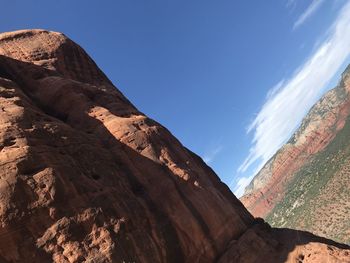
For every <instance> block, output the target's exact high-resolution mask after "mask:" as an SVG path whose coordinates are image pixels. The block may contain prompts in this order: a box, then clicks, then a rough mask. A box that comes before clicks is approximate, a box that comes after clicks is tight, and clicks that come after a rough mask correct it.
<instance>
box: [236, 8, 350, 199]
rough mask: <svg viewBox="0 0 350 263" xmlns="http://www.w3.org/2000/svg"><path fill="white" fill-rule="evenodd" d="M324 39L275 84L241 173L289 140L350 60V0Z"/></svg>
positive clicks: (256, 121)
mask: <svg viewBox="0 0 350 263" xmlns="http://www.w3.org/2000/svg"><path fill="white" fill-rule="evenodd" d="M327 32H328V34H327V36H326V38H325V41H324V42H323V43H322V44H321V45H320V46H319V47H318V48H317V49H316V50H315V52H314V53H313V54H312V55H311V56H310V57H309V58H308V59H307V60H306V62H305V63H304V64H303V65H302V66H301V67H300V68H299V69H298V70H296V71H295V73H294V74H293V75H292V77H291V78H290V79H288V80H282V81H281V82H279V83H278V84H277V85H276V86H275V87H273V88H272V89H271V90H270V91H269V93H268V95H267V97H266V101H265V104H264V105H263V107H262V108H261V110H260V112H259V113H258V114H257V116H256V118H255V119H254V121H253V122H252V123H251V124H250V126H249V128H248V131H247V132H248V133H249V132H254V135H253V140H252V146H251V148H250V151H249V154H248V156H247V158H246V159H245V160H244V162H243V163H242V164H241V166H240V167H239V168H238V172H245V171H246V170H247V169H248V168H249V167H250V166H251V165H252V164H253V163H256V162H257V161H259V164H258V167H260V168H261V166H262V165H263V164H264V163H265V162H266V161H268V160H269V159H270V158H271V156H272V155H273V154H274V153H275V152H276V151H277V150H278V149H279V148H280V147H281V146H282V145H283V143H285V142H286V141H287V139H288V138H289V137H290V136H291V135H292V133H293V131H294V130H295V129H296V128H297V127H298V125H299V123H300V122H301V120H302V118H303V117H304V116H305V114H306V113H307V111H308V110H309V109H310V107H311V106H312V105H313V104H314V103H315V102H316V101H317V99H318V98H319V96H320V95H321V93H322V92H323V91H324V90H325V89H326V88H327V84H329V82H330V80H331V79H332V78H333V77H334V76H335V75H336V73H337V72H338V71H339V70H340V69H341V67H342V65H343V64H344V63H345V62H346V61H347V60H348V58H349V54H350V2H349V1H348V2H347V4H346V5H345V6H344V7H343V8H342V10H341V11H340V13H339V15H338V17H337V19H336V21H335V23H334V24H333V25H332V26H331V28H330V30H328V31H327ZM251 178H252V176H249V177H243V178H241V179H240V180H239V182H238V183H239V187H238V188H237V191H236V192H237V193H241V189H242V188H243V187H245V186H246V185H248V184H249V182H250V179H251Z"/></svg>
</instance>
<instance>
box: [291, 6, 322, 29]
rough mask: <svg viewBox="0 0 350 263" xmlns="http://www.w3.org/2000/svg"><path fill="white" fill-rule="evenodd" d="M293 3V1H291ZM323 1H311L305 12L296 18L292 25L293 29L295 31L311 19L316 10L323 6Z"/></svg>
mask: <svg viewBox="0 0 350 263" xmlns="http://www.w3.org/2000/svg"><path fill="white" fill-rule="evenodd" d="M292 2H294V1H292ZM323 2H324V0H312V2H311V4H310V5H309V6H308V7H307V8H306V10H305V11H304V12H303V13H302V14H301V15H300V16H299V17H298V19H297V21H295V23H294V25H293V29H297V28H298V27H299V26H301V25H302V24H304V22H305V21H306V20H307V19H308V18H309V17H311V16H312V15H313V14H314V13H315V12H316V11H317V9H318V8H319V7H320V6H321V5H322V4H323Z"/></svg>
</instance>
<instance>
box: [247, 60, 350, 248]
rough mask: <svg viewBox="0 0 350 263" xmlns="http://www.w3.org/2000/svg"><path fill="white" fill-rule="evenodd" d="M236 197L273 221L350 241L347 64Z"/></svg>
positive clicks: (349, 91)
mask: <svg viewBox="0 0 350 263" xmlns="http://www.w3.org/2000/svg"><path fill="white" fill-rule="evenodd" d="M286 107H287V105H286ZM286 121H288V120H286ZM241 201H242V202H243V204H244V205H245V206H246V207H247V208H248V210H249V211H250V212H251V213H252V214H253V215H254V216H256V217H263V218H265V219H266V220H267V221H268V222H269V223H270V224H271V225H272V226H276V227H291V228H296V229H301V230H308V231H311V232H313V233H315V234H317V235H321V236H326V237H328V238H332V239H334V240H337V241H341V242H345V243H350V66H348V68H347V69H346V70H345V71H344V73H343V74H342V78H341V81H340V82H339V84H338V86H337V87H336V88H334V89H332V90H330V91H328V92H327V93H326V94H325V95H324V96H323V97H322V98H321V99H320V100H319V101H318V102H317V103H316V104H315V105H314V106H313V107H312V108H311V110H310V111H309V113H308V114H307V115H306V117H305V118H304V120H303V121H302V123H301V126H300V127H299V129H298V130H297V131H296V132H295V133H294V134H293V136H292V137H291V139H290V140H289V141H288V142H287V143H286V144H285V145H284V146H283V147H282V148H281V149H279V150H278V151H277V153H276V154H275V155H274V156H273V157H272V158H271V159H270V160H269V161H268V162H267V163H266V164H265V165H264V167H263V168H262V169H261V170H260V171H259V173H258V174H257V175H256V176H255V177H254V179H253V180H252V182H251V183H250V184H249V185H248V186H247V187H246V189H245V194H244V196H243V197H242V198H241Z"/></svg>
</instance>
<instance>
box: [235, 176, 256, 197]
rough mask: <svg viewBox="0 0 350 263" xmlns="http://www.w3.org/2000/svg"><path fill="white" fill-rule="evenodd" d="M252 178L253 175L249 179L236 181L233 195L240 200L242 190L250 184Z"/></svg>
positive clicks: (244, 178)
mask: <svg viewBox="0 0 350 263" xmlns="http://www.w3.org/2000/svg"><path fill="white" fill-rule="evenodd" d="M253 177H254V175H251V176H249V177H242V178H240V179H239V180H238V182H237V184H236V187H235V188H234V189H233V193H234V194H235V195H236V197H238V198H240V197H241V196H242V195H243V194H244V189H245V188H246V186H247V185H248V184H249V183H250V181H251V180H252V179H253Z"/></svg>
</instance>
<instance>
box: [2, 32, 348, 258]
mask: <svg viewBox="0 0 350 263" xmlns="http://www.w3.org/2000/svg"><path fill="white" fill-rule="evenodd" d="M0 107H1V108H0V121H1V124H0V125H1V126H0V146H1V147H0V149H1V151H0V187H1V191H0V262H191V263H192V262H214V261H216V260H220V261H219V262H237V261H236V259H237V260H238V262H259V261H257V258H256V257H252V255H251V254H252V253H256V255H264V256H267V255H269V257H270V259H269V261H270V262H283V261H288V260H289V257H291V260H294V259H295V256H293V253H294V252H293V251H295V248H296V247H297V246H298V245H302V243H301V242H299V241H298V242H297V241H295V242H294V243H291V247H290V246H287V243H286V242H285V241H283V240H282V239H281V238H280V237H281V235H279V234H276V230H274V229H270V228H269V227H268V226H267V225H266V224H265V223H263V222H259V221H258V222H257V220H255V219H254V218H253V216H252V215H251V214H250V213H249V212H248V211H247V210H246V209H245V208H244V206H243V205H242V204H241V202H239V200H237V199H236V198H235V196H234V195H233V194H232V193H231V192H230V191H229V189H228V188H227V186H226V185H225V184H223V183H222V182H221V181H220V180H219V178H218V177H217V175H216V174H215V173H214V172H213V171H212V170H211V169H210V168H209V167H208V166H207V165H205V163H204V162H203V161H202V160H201V159H200V158H199V157H198V156H196V155H195V154H193V153H192V152H190V151H189V150H188V149H186V148H185V147H183V146H182V145H181V143H180V142H179V141H178V140H177V139H176V138H174V137H173V136H172V135H171V133H170V132H169V131H168V130H167V129H166V128H164V127H163V126H161V125H160V124H158V123H157V122H155V121H153V120H151V119H149V118H148V117H147V116H145V115H144V114H142V113H141V112H139V111H138V110H137V109H136V108H135V107H134V106H133V105H132V104H131V103H130V102H129V101H128V100H127V99H126V98H125V97H124V96H123V95H122V94H121V93H120V92H119V91H118V90H117V89H116V88H115V87H114V86H113V85H112V83H111V82H110V81H109V80H108V79H107V77H106V76H105V75H104V74H103V73H102V72H101V71H100V70H99V69H98V67H97V66H96V65H95V63H94V62H93V61H92V60H91V58H90V57H89V56H88V55H87V54H86V53H85V52H84V50H83V49H82V48H80V47H79V46H78V45H77V44H75V43H74V42H72V41H71V40H69V39H68V38H67V37H65V36H64V35H63V34H60V33H55V32H49V31H44V30H25V31H17V32H12V33H4V34H1V35H0ZM292 233H294V234H299V235H301V236H305V240H304V241H305V242H304V243H307V241H311V240H312V239H311V238H309V237H308V235H306V234H304V233H299V232H295V231H294V232H293V231H292ZM294 234H290V235H289V236H292V235H294ZM315 238H316V237H315ZM317 240H318V241H317V243H315V244H312V243H310V244H308V245H310V246H311V247H312V248H313V249H314V250H315V251H321V250H320V249H318V246H329V247H330V248H331V249H332V251H334V253H333V254H334V255H331V253H328V252H327V250H324V251H323V252H320V253H323V254H324V255H325V253H326V254H327V256H329V257H331V258H332V259H334V260H343V259H344V258H346V253H349V250H348V249H346V247H344V246H341V245H340V244H337V243H334V242H331V241H329V240H323V239H317ZM250 243H253V246H252V247H251V246H250V245H249V244H250ZM342 248H343V249H342ZM237 253H239V256H238V257H239V258H237V255H236V254H237ZM232 255H235V256H234V257H235V258H234V257H233V256H232ZM298 256H299V255H298ZM281 260H283V261H281ZM267 262H268V261H267ZM310 262H311V261H310Z"/></svg>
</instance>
